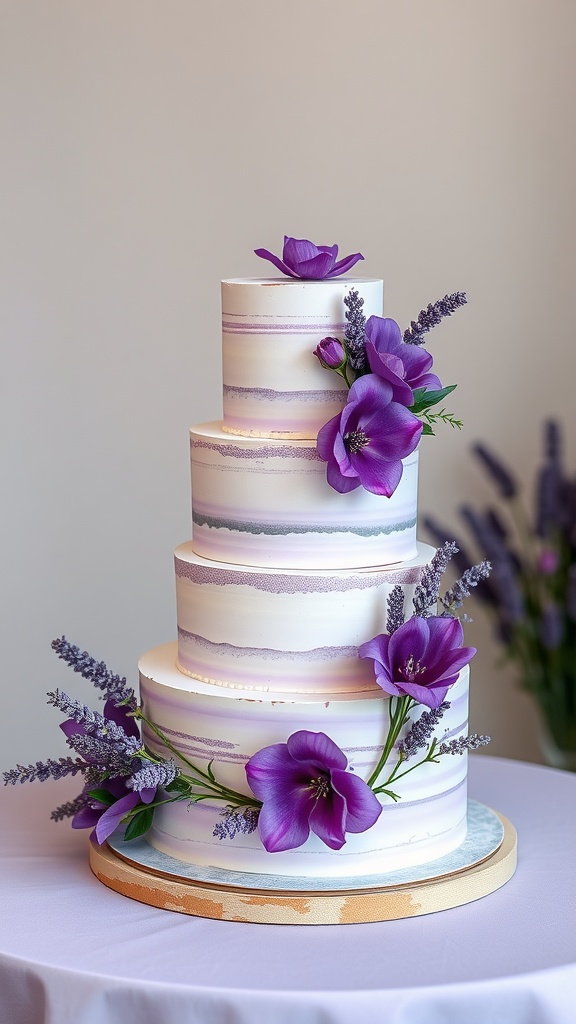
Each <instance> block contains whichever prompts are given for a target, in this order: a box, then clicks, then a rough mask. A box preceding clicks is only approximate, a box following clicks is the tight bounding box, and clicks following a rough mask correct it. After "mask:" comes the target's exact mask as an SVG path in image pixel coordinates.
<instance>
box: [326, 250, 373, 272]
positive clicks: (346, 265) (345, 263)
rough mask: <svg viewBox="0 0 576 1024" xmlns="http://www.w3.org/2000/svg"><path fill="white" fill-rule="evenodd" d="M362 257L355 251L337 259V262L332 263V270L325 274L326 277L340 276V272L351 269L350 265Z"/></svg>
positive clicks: (352, 265)
mask: <svg viewBox="0 0 576 1024" xmlns="http://www.w3.org/2000/svg"><path fill="white" fill-rule="evenodd" d="M363 259H364V257H363V255H362V253H360V252H355V253H353V254H352V255H351V256H345V257H344V259H342V260H339V262H338V263H335V264H334V266H333V267H332V270H331V271H330V273H329V274H327V275H326V276H327V277H328V278H330V277H340V275H341V274H346V273H347V271H348V270H351V269H352V267H354V266H355V265H356V264H357V263H358V261H359V260H363Z"/></svg>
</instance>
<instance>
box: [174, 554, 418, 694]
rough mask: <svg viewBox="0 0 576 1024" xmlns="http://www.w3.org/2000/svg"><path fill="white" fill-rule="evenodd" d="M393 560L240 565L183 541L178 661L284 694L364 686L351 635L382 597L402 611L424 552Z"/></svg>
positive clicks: (369, 622)
mask: <svg viewBox="0 0 576 1024" xmlns="http://www.w3.org/2000/svg"><path fill="white" fill-rule="evenodd" d="M418 549H419V550H418V554H417V556H416V558H414V559H412V560H411V561H409V562H406V563H405V564H403V565H402V566H399V567H398V568H393V569H389V568H379V569H369V570H368V569H364V570H356V571H344V570H340V571H336V570H334V571H331V572H328V571H302V570H298V569H292V570H288V569H282V570H279V569H249V568H247V567H245V566H239V565H232V564H226V563H218V562H214V561H209V560H208V559H206V558H202V557H201V556H200V555H198V554H196V553H195V551H194V550H193V548H192V545H191V544H189V543H188V544H182V545H181V546H180V547H178V548H177V549H176V552H175V558H174V561H175V572H176V602H177V622H178V667H179V668H180V669H181V671H183V672H185V673H186V674H187V675H190V676H192V677H194V678H195V679H200V680H203V681H205V682H208V683H212V684H216V685H218V686H222V687H230V688H233V689H234V688H236V689H246V690H252V691H273V692H274V691H277V692H284V693H324V692H327V693H354V692H361V691H369V690H374V688H375V683H374V677H373V674H372V671H371V668H370V663H369V662H368V661H366V660H365V659H364V660H363V659H360V658H358V648H359V646H360V644H362V643H364V642H365V641H366V640H370V639H371V638H372V637H374V636H376V635H377V634H379V633H383V632H384V631H385V627H386V614H387V600H388V596H389V594H390V592H391V590H392V588H393V587H394V586H396V585H397V584H399V585H400V586H401V587H402V589H403V590H404V610H405V615H406V616H407V617H409V616H410V615H411V614H412V597H413V594H414V589H415V587H416V584H417V583H418V582H419V580H420V577H421V575H422V572H423V570H424V568H425V566H426V565H427V563H428V562H429V561H430V559H431V558H432V556H433V554H434V548H431V547H430V546H429V545H426V544H420V545H419V546H418Z"/></svg>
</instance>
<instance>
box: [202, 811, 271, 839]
mask: <svg viewBox="0 0 576 1024" xmlns="http://www.w3.org/2000/svg"><path fill="white" fill-rule="evenodd" d="M259 814H260V808H259V807H241V808H238V807H227V808H226V809H225V810H224V811H223V812H222V817H223V821H219V822H217V823H216V825H215V826H214V830H213V832H212V835H213V836H216V838H217V839H235V838H236V836H237V835H249V834H250V832H255V831H256V829H257V828H258V817H259Z"/></svg>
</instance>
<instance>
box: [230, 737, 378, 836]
mask: <svg viewBox="0 0 576 1024" xmlns="http://www.w3.org/2000/svg"><path fill="white" fill-rule="evenodd" d="M347 765H348V761H347V759H346V755H345V754H344V753H343V751H342V750H340V747H338V746H336V744H335V743H334V742H333V740H331V739H330V738H329V737H328V736H326V735H325V734H324V733H323V732H308V731H307V730H305V729H303V730H301V731H300V732H295V733H293V734H292V736H290V737H289V739H288V742H287V743H274V744H273V745H272V746H270V747H263V749H262V750H259V751H258V752H257V753H256V754H254V756H253V757H251V758H250V760H249V761H248V764H247V765H246V776H247V778H248V782H249V784H250V787H251V789H252V791H253V793H254V794H255V796H256V797H258V799H259V800H262V809H261V811H260V814H259V817H258V831H259V833H260V838H261V840H262V843H263V845H264V847H265V848H266V850H267V851H268V853H279V852H280V851H282V850H295V849H296V848H297V847H298V846H302V844H303V843H305V842H306V840H307V839H308V836H309V835H310V832H311V831H312V832H314V834H315V835H317V836H318V837H319V839H321V840H322V842H323V843H325V844H326V846H329V847H330V849H331V850H339V849H340V848H341V847H342V846H343V845H344V843H345V841H346V839H345V834H346V832H365V831H366V829H368V828H371V826H372V825H373V824H374V822H375V821H376V820H377V819H378V817H379V816H380V812H381V810H382V807H381V806H380V803H379V801H378V799H377V798H376V796H375V795H374V793H373V792H372V790H371V789H370V787H369V786H367V784H366V783H365V782H364V781H363V780H362V779H361V778H359V777H358V776H357V775H353V774H352V773H351V772H347V771H346V768H347Z"/></svg>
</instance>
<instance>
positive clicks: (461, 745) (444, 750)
mask: <svg viewBox="0 0 576 1024" xmlns="http://www.w3.org/2000/svg"><path fill="white" fill-rule="evenodd" d="M487 743H490V737H489V736H479V735H478V733H477V732H475V733H474V734H473V735H472V736H460V738H459V739H457V740H450V741H449V742H448V743H441V744H440V746H439V747H438V753H439V754H465V753H466V751H467V750H477V749H478V747H484V746H485V745H486V744H487Z"/></svg>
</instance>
